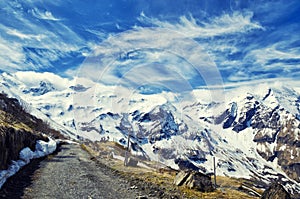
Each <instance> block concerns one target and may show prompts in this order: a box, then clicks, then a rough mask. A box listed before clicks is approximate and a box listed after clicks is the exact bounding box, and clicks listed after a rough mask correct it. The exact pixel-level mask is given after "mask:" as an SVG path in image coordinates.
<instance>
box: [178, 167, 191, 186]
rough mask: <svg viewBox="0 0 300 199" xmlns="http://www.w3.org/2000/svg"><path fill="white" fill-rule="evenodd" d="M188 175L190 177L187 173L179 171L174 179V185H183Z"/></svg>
mask: <svg viewBox="0 0 300 199" xmlns="http://www.w3.org/2000/svg"><path fill="white" fill-rule="evenodd" d="M189 175H190V173H189V172H185V171H180V172H179V173H178V174H177V175H176V177H175V179H174V184H175V185H177V186H181V185H183V184H184V183H185V181H186V179H187V178H188V177H189Z"/></svg>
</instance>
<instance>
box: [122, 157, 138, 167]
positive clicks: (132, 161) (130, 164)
mask: <svg viewBox="0 0 300 199" xmlns="http://www.w3.org/2000/svg"><path fill="white" fill-rule="evenodd" d="M138 163H139V161H138V160H137V159H135V158H134V157H129V158H128V159H127V160H126V161H125V166H128V167H136V166H137V164H138Z"/></svg>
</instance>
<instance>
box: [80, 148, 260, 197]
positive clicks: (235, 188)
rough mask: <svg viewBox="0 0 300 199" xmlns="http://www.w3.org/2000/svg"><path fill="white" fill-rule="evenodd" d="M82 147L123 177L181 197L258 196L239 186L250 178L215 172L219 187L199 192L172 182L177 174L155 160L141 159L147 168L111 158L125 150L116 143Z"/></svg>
mask: <svg viewBox="0 0 300 199" xmlns="http://www.w3.org/2000/svg"><path fill="white" fill-rule="evenodd" d="M82 148H83V149H85V150H86V151H88V152H89V153H90V154H91V155H92V156H93V157H95V158H96V159H97V160H98V161H101V163H103V164H106V165H107V166H108V167H110V168H111V169H113V170H115V171H117V172H118V173H120V174H121V175H122V176H124V177H125V178H129V179H131V181H136V180H140V181H142V182H145V183H148V184H153V185H155V186H159V187H160V189H161V190H164V191H166V192H169V193H177V195H179V196H180V197H181V198H232V199H235V198H236V199H240V198H245V199H250V198H258V197H255V196H252V195H250V194H249V193H245V192H243V191H242V190H240V189H239V188H240V187H241V186H242V185H244V184H249V182H247V180H245V179H236V178H230V177H224V176H217V184H218V186H219V188H218V189H216V190H215V191H213V192H207V193H201V192H199V191H196V190H193V189H189V188H186V187H177V186H175V185H174V184H173V180H174V178H175V176H176V171H173V170H162V169H158V167H160V166H158V165H159V164H157V163H155V162H143V163H144V164H145V165H147V166H148V167H149V168H142V167H125V166H124V164H123V162H122V161H120V160H117V159H112V158H111V156H110V155H109V154H110V152H112V151H113V152H114V154H116V155H121V156H122V154H124V148H123V147H122V146H120V145H118V144H116V143H113V142H98V143H96V144H92V143H86V144H84V145H82ZM254 190H255V191H256V192H258V193H260V194H261V193H262V190H257V189H254Z"/></svg>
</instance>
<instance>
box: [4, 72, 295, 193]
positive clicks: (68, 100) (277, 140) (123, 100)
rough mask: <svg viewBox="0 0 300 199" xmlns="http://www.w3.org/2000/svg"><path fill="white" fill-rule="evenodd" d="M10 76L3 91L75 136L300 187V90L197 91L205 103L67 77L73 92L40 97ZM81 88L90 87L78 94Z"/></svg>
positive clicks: (172, 161)
mask: <svg viewBox="0 0 300 199" xmlns="http://www.w3.org/2000/svg"><path fill="white" fill-rule="evenodd" d="M37 74H38V73H37ZM9 78H10V79H11V81H12V82H14V84H9V87H7V85H6V84H8V82H7V81H5V80H4V79H3V76H2V77H1V79H2V86H1V87H6V88H8V89H10V90H14V92H15V93H16V94H20V96H21V97H22V98H24V99H27V100H29V101H30V102H31V106H32V107H36V108H38V109H39V110H40V111H41V112H43V113H44V114H45V115H47V117H48V118H49V119H52V120H54V121H59V123H60V125H61V126H64V127H65V128H67V129H68V130H69V131H71V132H72V134H73V137H74V138H77V139H89V140H94V141H96V140H101V139H102V138H105V139H107V138H109V139H110V140H112V141H115V142H119V143H120V144H123V145H124V146H126V145H127V137H128V136H130V138H131V145H132V146H137V147H135V151H134V152H133V153H135V154H140V157H141V158H150V159H151V160H159V161H160V162H162V163H164V164H166V165H168V166H171V167H173V168H178V166H179V165H178V164H176V162H177V163H178V162H180V161H178V160H181V161H187V162H189V163H190V164H192V165H194V166H196V167H197V168H199V169H200V170H202V171H203V172H208V173H210V172H212V157H213V156H215V157H216V158H217V171H218V172H219V173H220V174H222V175H225V176H227V175H228V176H234V177H245V178H252V179H255V180H256V181H260V182H263V183H262V184H264V186H266V185H267V184H268V183H269V182H271V181H273V180H274V179H279V180H280V179H281V181H282V182H283V183H284V185H285V186H286V188H287V189H289V190H290V191H292V192H297V191H299V190H300V185H299V173H298V164H297V162H299V161H298V159H297V158H298V157H299V155H298V153H299V151H298V148H297V146H298V145H299V143H297V139H298V140H299V119H298V118H297V114H299V112H298V106H299V102H298V99H299V93H297V92H296V91H295V90H294V89H285V87H284V86H282V87H278V85H277V84H275V86H272V85H267V84H263V85H262V86H260V88H261V90H259V91H257V90H255V87H251V86H250V87H248V88H247V87H246V88H243V87H239V88H237V89H233V90H225V94H224V99H225V101H223V102H222V101H210V100H209V97H207V93H209V92H210V91H208V90H195V91H194V98H195V99H200V100H199V101H198V102H189V101H179V102H178V101H177V102H176V101H174V99H176V96H175V95H174V94H172V93H161V94H154V95H147V96H145V95H142V94H139V93H135V94H133V95H131V96H130V98H128V96H118V95H116V93H119V92H116V91H115V89H118V87H113V86H105V85H101V84H99V83H95V82H91V81H88V80H77V81H72V80H64V81H66V82H69V84H65V85H64V87H65V89H61V88H60V89H55V90H53V91H50V92H47V93H44V94H43V95H39V96H35V95H34V94H32V93H27V94H24V93H22V92H21V91H22V90H24V88H27V89H30V88H31V87H33V88H35V87H36V86H35V85H30V86H27V87H26V84H25V83H22V80H20V79H18V78H16V76H14V75H13V74H12V75H10V76H9ZM26 81H28V80H25V82H26ZM16 82H18V83H16ZM4 83H6V84H4ZM76 85H81V86H80V88H83V87H84V88H88V89H79V90H77V89H74V87H72V86H76ZM54 87H55V85H54ZM20 88H22V89H20ZM241 91H242V92H241ZM254 91H256V92H254ZM203 97H204V98H203ZM172 99H173V101H172ZM70 106H71V107H72V108H70ZM285 127H286V128H285ZM290 132H293V133H290ZM239 142H240V143H239ZM175 160H177V161H175ZM295 180H296V181H295ZM297 181H298V182H297Z"/></svg>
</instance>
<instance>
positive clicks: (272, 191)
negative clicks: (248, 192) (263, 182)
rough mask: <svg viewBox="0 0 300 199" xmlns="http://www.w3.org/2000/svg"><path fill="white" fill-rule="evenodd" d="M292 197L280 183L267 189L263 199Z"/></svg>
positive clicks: (287, 198)
mask: <svg viewBox="0 0 300 199" xmlns="http://www.w3.org/2000/svg"><path fill="white" fill-rule="evenodd" d="M290 198H291V195H290V194H289V193H288V192H287V191H286V190H285V188H284V187H283V186H282V185H281V184H279V183H277V182H276V183H272V184H271V186H270V187H269V188H268V189H266V190H265V191H264V192H263V194H262V196H261V199H290Z"/></svg>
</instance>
